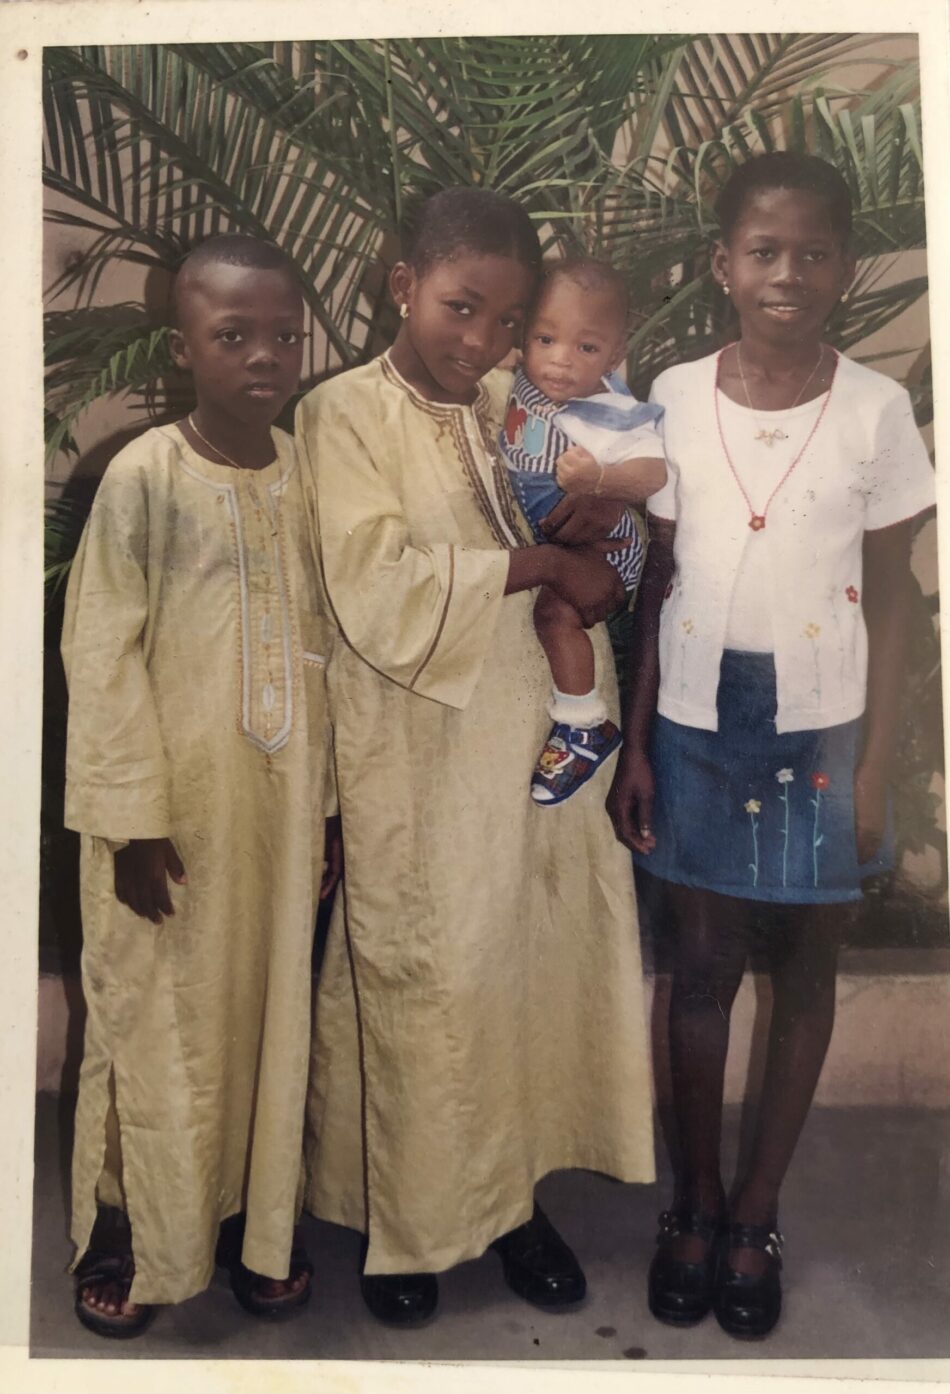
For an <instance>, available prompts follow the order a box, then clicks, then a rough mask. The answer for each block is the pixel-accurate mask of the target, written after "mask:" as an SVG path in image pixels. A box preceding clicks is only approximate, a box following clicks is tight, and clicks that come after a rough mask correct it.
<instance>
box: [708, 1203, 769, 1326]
mask: <svg viewBox="0 0 950 1394" xmlns="http://www.w3.org/2000/svg"><path fill="white" fill-rule="evenodd" d="M784 1243H785V1240H784V1239H783V1237H782V1235H781V1234H780V1233H779V1230H778V1225H777V1224H775V1223H773V1224H771V1225H738V1224H735V1225H730V1227H729V1237H728V1239H727V1240H725V1241H724V1243H723V1248H722V1263H721V1266H720V1271H719V1273H718V1275H717V1278H716V1296H715V1301H714V1309H715V1312H716V1320H717V1321H718V1322H719V1325H720V1326H721V1327H722V1329H723V1331H725V1332H727V1333H728V1334H729V1335H730V1336H737V1337H738V1338H739V1339H740V1340H749V1341H756V1340H761V1339H762V1337H763V1336H767V1335H768V1334H769V1332H770V1331H772V1330H773V1328H774V1327H775V1324H776V1322H777V1321H778V1319H779V1315H780V1313H781V1311H782V1282H781V1279H780V1277H779V1274H780V1273H781V1271H782V1246H783V1244H784ZM729 1249H759V1250H760V1251H761V1252H762V1253H764V1254H766V1255H767V1256H768V1263H767V1265H766V1268H765V1272H764V1273H737V1272H736V1270H735V1269H734V1268H730V1267H729V1265H728V1263H727V1254H728V1250H729Z"/></svg>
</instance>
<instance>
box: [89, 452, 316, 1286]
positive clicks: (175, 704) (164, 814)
mask: <svg viewBox="0 0 950 1394" xmlns="http://www.w3.org/2000/svg"><path fill="white" fill-rule="evenodd" d="M274 438H275V444H276V447H277V450H278V458H277V459H276V460H275V461H274V462H273V463H272V464H271V465H269V466H267V467H266V468H265V469H263V470H260V471H248V470H235V469H230V468H228V467H227V466H224V465H215V464H211V463H209V462H208V461H207V460H204V459H202V458H201V456H199V455H197V454H196V453H195V452H194V451H193V450H192V449H191V448H190V447H189V446H188V445H187V443H186V442H185V440H184V437H183V436H182V435H181V433H180V432H179V431H178V429H177V428H176V427H169V428H161V429H156V430H152V431H149V432H147V433H146V434H145V435H144V436H142V437H141V438H140V439H139V440H136V441H135V442H134V443H133V444H131V445H129V446H128V447H127V448H126V449H125V450H123V451H122V452H121V453H120V454H119V455H118V456H117V457H116V458H115V460H114V461H113V462H112V464H111V465H110V466H109V468H108V470H107V471H106V474H105V477H104V478H103V481H102V484H101V486H100V489H99V492H98V494H97V496H96V500H95V504H94V506H93V510H92V514H91V516H90V519H89V523H88V526H87V529H86V532H85V534H84V537H83V540H82V543H81V546H80V549H79V553H78V555H77V557H76V561H75V563H74V566H73V571H72V577H71V581H70V587H69V593H68V597H67V609H66V623H65V629H64V635H63V655H64V660H65V663H66V668H67V675H68V679H69V689H70V712H69V737H68V752H67V785H66V822H67V825H68V826H69V827H71V828H75V829H77V830H78V831H80V832H81V833H83V834H84V836H83V845H82V912H83V930H84V948H83V987H84V992H85V996H86V1002H87V1006H88V1020H87V1025H86V1041H85V1054H84V1059H83V1064H82V1074H81V1079H80V1093H79V1104H78V1109H77V1115H76V1141H75V1149H74V1155H73V1216H72V1237H73V1240H74V1241H75V1244H76V1246H77V1250H78V1253H79V1254H81V1253H82V1252H83V1250H84V1249H85V1248H86V1245H87V1243H88V1240H89V1234H90V1229H91V1226H92V1222H93V1219H94V1214H95V1196H96V1190H97V1186H98V1187H99V1190H100V1195H101V1196H102V1198H104V1199H109V1200H113V1201H120V1202H122V1203H124V1204H125V1206H126V1208H127V1211H128V1214H129V1217H130V1220H131V1225H132V1239H133V1248H134V1253H135V1261H136V1274H135V1281H134V1284H133V1287H132V1298H133V1299H134V1300H135V1301H138V1302H177V1301H180V1300H182V1299H183V1298H186V1297H188V1296H190V1295H191V1294H192V1293H195V1292H198V1291H200V1290H201V1289H202V1288H204V1287H205V1286H206V1285H207V1283H208V1282H209V1280H210V1278H211V1274H212V1272H213V1263H214V1246H215V1241H216V1237H217V1230H218V1225H219V1222H220V1221H221V1220H222V1219H223V1218H225V1217H226V1216H228V1215H230V1214H233V1213H235V1212H236V1211H238V1210H241V1209H244V1208H246V1209H247V1212H248V1225H247V1236H246V1239H245V1243H244V1261H245V1263H246V1264H247V1265H248V1266H249V1267H250V1268H252V1269H255V1270H256V1271H258V1272H261V1273H264V1274H267V1275H269V1276H271V1277H275V1278H280V1277H285V1276H286V1274H287V1271H288V1263H289V1252H290V1246H291V1242H292V1234H293V1224H294V1218H295V1214H296V1210H297V1204H298V1201H299V1182H300V1154H301V1145H302V1142H301V1134H302V1127H303V1113H304V1102H305V1095H306V1073H307V1060H308V1055H309V1043H310V992H309V985H310V954H311V945H312V938H313V925H314V916H315V908H316V898H317V894H318V889H319V879H320V874H321V860H322V850H323V816H324V803H323V798H324V795H323V789H324V772H325V768H326V763H327V761H326V753H325V744H326V732H327V721H326V711H325V687H324V684H325V662H324V660H325V657H326V644H327V626H326V623H325V620H323V619H321V618H320V617H319V616H318V613H317V610H316V597H317V594H318V587H319V577H318V573H317V568H316V564H315V560H314V556H315V553H314V538H313V535H312V518H313V508H312V502H311V504H310V505H309V506H308V501H307V499H306V497H305V484H304V475H303V472H302V471H301V470H300V469H299V468H298V466H297V460H296V454H295V451H294V446H293V441H292V440H291V439H290V437H289V436H286V435H284V434H283V433H282V432H276V431H275V432H274ZM165 836H167V837H170V838H171V839H172V841H173V843H174V845H175V846H176V848H177V849H178V852H179V854H180V856H181V858H182V860H183V862H184V865H185V870H186V873H187V878H188V883H187V885H186V886H182V887H174V886H173V887H172V900H173V903H174V905H175V915H174V917H173V918H167V919H166V920H165V922H164V923H163V924H162V925H160V926H156V925H153V924H150V923H149V922H147V921H146V920H143V919H140V918H138V917H137V916H135V915H134V914H133V913H132V912H131V910H128V909H127V908H126V907H125V906H123V905H120V904H119V902H118V901H117V900H116V898H115V894H114V876H113V850H114V847H115V845H116V843H122V842H123V841H124V840H126V839H129V838H147V837H151V838H156V837H165ZM113 1078H114V1086H113V1083H112V1080H113ZM113 1087H114V1101H115V1102H114V1105H112V1106H110V1094H111V1093H112V1091H113ZM116 1122H117V1124H118V1142H119V1146H120V1149H121V1167H120V1169H119V1174H118V1175H116V1174H115V1171H116V1168H115V1165H114V1163H110V1165H107V1166H106V1167H105V1171H104V1170H103V1168H104V1162H105V1159H106V1134H107V1131H108V1132H109V1133H110V1134H112V1135H114V1134H115V1132H116Z"/></svg>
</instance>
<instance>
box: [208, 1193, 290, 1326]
mask: <svg viewBox="0 0 950 1394" xmlns="http://www.w3.org/2000/svg"><path fill="white" fill-rule="evenodd" d="M243 1241H244V1216H243V1215H232V1216H230V1218H229V1219H227V1220H225V1221H224V1223H223V1224H222V1225H221V1231H220V1237H219V1239H218V1246H217V1249H216V1250H215V1262H216V1263H217V1264H218V1265H219V1266H220V1267H222V1268H226V1269H227V1270H228V1277H229V1279H230V1283H231V1291H232V1292H233V1293H234V1296H235V1298H236V1299H237V1301H238V1302H239V1303H240V1305H241V1306H242V1307H243V1308H244V1310H245V1312H249V1313H250V1315H251V1316H252V1317H267V1318H269V1319H270V1320H271V1321H281V1320H282V1319H283V1318H284V1317H288V1316H292V1315H293V1313H294V1312H298V1311H299V1310H300V1308H301V1307H305V1306H306V1304H307V1303H308V1302H309V1301H310V1294H311V1291H312V1289H313V1284H312V1283H311V1281H310V1279H311V1278H312V1277H313V1264H312V1263H311V1262H310V1260H309V1259H308V1257H307V1253H306V1250H305V1249H304V1248H302V1247H301V1246H299V1245H294V1247H293V1249H292V1250H291V1253H290V1272H289V1274H288V1276H287V1279H286V1281H287V1282H293V1281H294V1279H295V1278H302V1277H306V1278H307V1282H306V1283H305V1284H304V1286H303V1287H302V1288H300V1290H299V1291H298V1292H288V1293H287V1295H286V1297H264V1296H263V1295H262V1293H261V1291H260V1285H261V1282H262V1280H263V1275H262V1274H260V1273H255V1272H254V1271H253V1270H252V1269H250V1268H246V1267H245V1266H244V1264H243V1263H242V1262H241V1246H242V1244H243Z"/></svg>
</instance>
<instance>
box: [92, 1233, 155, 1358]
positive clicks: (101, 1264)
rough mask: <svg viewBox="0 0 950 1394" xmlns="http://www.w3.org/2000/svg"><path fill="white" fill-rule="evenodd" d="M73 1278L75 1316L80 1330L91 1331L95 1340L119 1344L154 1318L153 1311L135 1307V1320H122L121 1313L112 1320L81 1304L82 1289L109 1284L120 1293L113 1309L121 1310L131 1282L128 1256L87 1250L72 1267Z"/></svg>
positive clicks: (132, 1263)
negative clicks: (80, 1323)
mask: <svg viewBox="0 0 950 1394" xmlns="http://www.w3.org/2000/svg"><path fill="white" fill-rule="evenodd" d="M74 1277H75V1279H76V1300H75V1304H74V1306H75V1312H76V1316H77V1317H78V1318H79V1320H80V1321H81V1322H82V1324H83V1326H85V1327H87V1328H88V1330H90V1331H94V1332H95V1333H96V1335H97V1336H106V1337H108V1338H109V1339H110V1340H114V1341H123V1340H127V1339H128V1338H129V1337H130V1336H139V1335H141V1333H142V1332H143V1331H144V1330H145V1328H146V1326H148V1324H149V1322H150V1321H151V1320H152V1318H153V1317H154V1315H155V1308H154V1307H150V1306H147V1305H146V1304H145V1303H138V1304H137V1305H138V1308H139V1310H138V1311H137V1312H136V1314H135V1316H124V1315H123V1314H122V1312H116V1313H115V1315H114V1316H110V1315H109V1314H108V1313H107V1312H97V1311H96V1310H95V1308H93V1307H89V1306H87V1304H86V1303H85V1302H84V1301H83V1296H82V1294H83V1289H84V1288H87V1287H91V1286H92V1285H93V1284H95V1283H99V1284H103V1285H106V1284H110V1285H113V1286H115V1287H117V1288H118V1289H119V1290H120V1293H121V1296H120V1297H119V1299H118V1302H117V1304H116V1305H117V1306H119V1307H121V1306H122V1304H123V1303H124V1302H127V1301H128V1298H129V1290H130V1289H131V1287H132V1279H133V1278H134V1277H135V1261H134V1259H133V1258H132V1255H131V1253H109V1252H106V1251H105V1250H102V1249H87V1250H86V1252H85V1253H84V1254H83V1256H82V1258H81V1259H80V1261H79V1263H78V1264H77V1266H76V1271H75V1273H74Z"/></svg>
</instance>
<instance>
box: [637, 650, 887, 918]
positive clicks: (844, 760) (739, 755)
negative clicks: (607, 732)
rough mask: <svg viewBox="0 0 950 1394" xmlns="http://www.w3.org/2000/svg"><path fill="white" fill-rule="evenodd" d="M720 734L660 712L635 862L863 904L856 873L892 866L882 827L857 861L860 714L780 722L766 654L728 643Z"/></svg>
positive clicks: (667, 872)
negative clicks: (780, 725)
mask: <svg viewBox="0 0 950 1394" xmlns="http://www.w3.org/2000/svg"><path fill="white" fill-rule="evenodd" d="M717 707H718V713H719V730H718V731H701V730H699V729H697V728H696V727H692V726H681V725H680V724H679V723H678V722H675V721H669V720H668V719H667V718H666V717H663V716H658V717H657V718H656V721H655V723H654V729H653V738H652V765H653V776H654V780H655V783H656V796H655V802H654V808H653V831H654V834H655V836H656V847H655V849H654V851H653V852H652V853H650V855H649V856H642V855H640V854H639V853H634V859H635V861H636V863H637V865H639V866H642V867H643V868H644V870H646V871H650V872H652V874H653V875H654V876H658V877H660V878H661V879H663V880H666V881H673V882H676V883H677V884H679V885H683V886H694V887H696V888H700V889H705V890H710V891H718V892H720V894H722V895H732V896H739V897H742V898H743V899H747V900H760V901H771V902H775V903H778V904H786V905H803V904H829V903H833V902H836V901H851V900H860V898H861V884H860V883H861V880H862V879H863V878H864V877H866V876H871V875H875V874H877V873H880V872H882V871H885V870H887V869H888V867H889V866H890V865H891V864H892V861H893V848H892V844H893V838H892V836H891V834H890V831H889V832H888V835H887V837H886V838H885V842H884V845H883V846H882V848H881V850H880V851H879V853H878V854H877V856H876V857H875V859H874V861H873V862H870V863H868V864H866V865H864V866H859V865H858V860H857V851H856V845H855V835H854V795H853V791H854V769H855V761H856V758H857V754H858V751H859V748H860V746H859V742H860V736H861V725H862V723H861V720H860V719H858V720H856V721H847V722H844V723H843V724H841V725H838V726H829V727H826V728H825V729H823V730H820V731H791V732H787V733H785V734H783V735H779V734H778V732H777V731H776V729H775V713H776V693H775V664H774V661H773V658H772V655H771V654H762V653H738V652H735V651H732V650H728V649H727V650H726V652H725V653H724V654H723V657H722V666H721V669H720V676H719V690H718V695H717Z"/></svg>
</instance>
